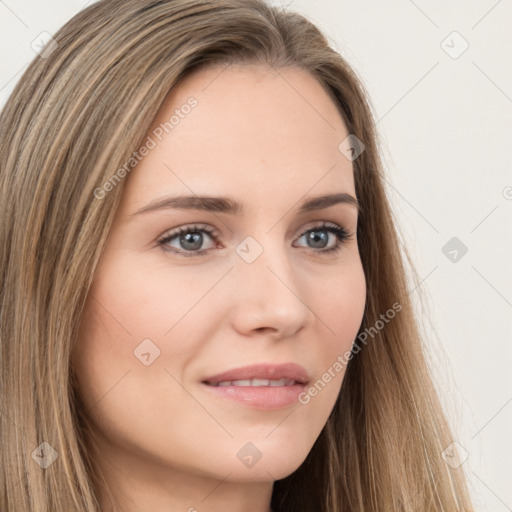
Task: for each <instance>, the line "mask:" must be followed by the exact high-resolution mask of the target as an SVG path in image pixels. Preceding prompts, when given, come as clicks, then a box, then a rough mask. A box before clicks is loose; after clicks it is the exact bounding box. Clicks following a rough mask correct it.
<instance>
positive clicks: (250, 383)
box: [203, 379, 301, 388]
mask: <svg viewBox="0 0 512 512" xmlns="http://www.w3.org/2000/svg"><path fill="white" fill-rule="evenodd" d="M203 383H204V384H207V385H208V386H216V387H224V386H241V387H256V388H259V387H262V386H271V387H272V386H275V387H277V386H294V385H295V384H301V383H299V382H297V381H296V380H293V379H279V380H270V379H244V380H222V381H220V382H208V381H204V382H203Z"/></svg>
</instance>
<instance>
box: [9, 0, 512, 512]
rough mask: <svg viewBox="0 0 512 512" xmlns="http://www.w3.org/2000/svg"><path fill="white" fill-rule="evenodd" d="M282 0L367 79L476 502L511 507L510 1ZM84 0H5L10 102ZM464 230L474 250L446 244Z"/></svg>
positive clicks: (496, 511)
mask: <svg viewBox="0 0 512 512" xmlns="http://www.w3.org/2000/svg"><path fill="white" fill-rule="evenodd" d="M91 3H92V2H91ZM273 3H275V4H278V5H283V6H286V5H289V6H290V8H293V9H295V10H297V11H299V12H302V13H303V14H305V15H306V16H308V17H309V18H310V19H312V20H313V21H315V22H316V23H317V24H318V25H319V26H320V27H321V28H322V29H323V30H324V31H325V32H326V33H327V35H328V36H329V38H330V40H331V42H332V44H333V45H334V46H336V48H337V49H338V50H339V51H340V52H341V53H342V54H343V55H344V56H345V57H346V58H347V59H348V61H349V63H350V64H351V65H352V66H353V67H354V68H355V69H356V71H357V72H358V74H359V75H360V76H361V78H362V80H363V83H364V84H365V86H366V88H367V90H368V92H369V95H370V99H371V103H372V105H373V108H374V113H375V116H376V119H377V120H378V129H379V132H380V135H381V137H382V141H383V144H384V148H383V150H384V160H385V165H386V170H387V172H388V180H389V181H388V190H389V194H390V198H391V201H392V204H393V209H394V211H395V214H396V216H397V218H398V220H399V229H400V232H401V236H402V240H403V244H404V245H405V246H406V247H408V249H409V250H410V251H411V255H412V256H413V258H414V261H415V264H416V267H417V269H418V273H419V276H420V283H412V284H411V290H413V289H414V288H415V287H416V286H417V288H416V289H415V290H414V291H412V292H411V296H412V297H414V300H415V301H416V304H417V307H418V311H422V312H421V313H420V315H421V318H422V319H423V320H422V321H423V322H424V324H425V332H426V335H427V339H428V345H429V349H430V352H431V357H432V364H433V367H434V369H435V372H436V376H437V382H438V385H439V388H440V390H441V392H442V396H443V400H444V402H445V404H446V408H447V410H448V412H449V415H450V417H451V418H452V421H453V422H454V424H455V427H456V430H455V433H456V436H455V441H457V442H458V443H459V445H460V446H461V447H462V449H461V448H459V457H460V458H461V460H464V462H463V464H462V466H460V467H461V470H462V469H463V470H464V471H466V472H467V474H468V476H469V479H470V485H471V489H472V494H473V498H474V500H475V505H476V509H477V510H478V511H492V512H502V511H507V510H512V488H511V486H510V482H511V481H512V480H511V477H512V457H511V453H510V446H511V443H510V432H511V431H512V403H511V402H512V386H511V381H512V378H511V372H510V366H511V352H512V349H511V344H510V342H511V339H512V270H511V261H512V230H511V227H512V226H511V222H510V220H511V216H512V172H511V159H512V158H511V155H512V153H511V150H510V146H511V142H512V140H511V133H512V58H511V53H512V51H511V50H512V36H511V31H510V27H511V26H512V23H511V22H512V2H511V1H510V0H500V1H496V0H485V1H484V0H482V1H475V0H472V1H451V2H444V1H440V0H437V1H430V2H427V1H424V0H423V1H420V0H417V1H412V0H397V1H388V2H377V1H375V0H373V1H359V2H355V1H353V0H341V1H340V0H338V1H335V0H320V1H316V2H313V1H311V0H310V1H309V2H308V1H307V0H294V1H291V2H290V1H279V0H275V1H273ZM86 4H87V2H86V1H85V0H83V1H81V2H80V1H78V0H77V1H69V0H51V1H49V0H46V1H36V0H17V1H15V0H0V43H1V44H0V52H1V58H0V105H2V104H3V103H4V102H5V100H6V98H7V96H8V95H9V93H10V92H11V91H12V89H13V87H14V85H15V83H16V82H17V80H18V79H19V78H20V76H21V74H22V72H23V71H24V70H25V68H26V66H27V64H28V63H29V62H30V61H31V60H32V59H33V58H34V57H35V56H36V53H35V51H34V50H33V49H32V47H31V44H32V42H33V41H34V40H37V37H38V36H39V34H41V33H42V32H48V33H50V34H54V33H55V32H56V30H57V29H58V28H59V27H60V26H61V25H63V24H64V23H65V22H66V21H67V20H69V18H71V17H72V16H73V15H74V14H75V13H76V12H78V11H79V10H81V9H82V8H83V7H84V6H85V5H86ZM453 32H457V33H458V35H457V34H453ZM466 44H467V45H469V46H468V48H467V50H465V51H464V52H463V53H461V52H462V50H463V49H464V47H465V46H466ZM459 53H460V55H459ZM452 237H457V238H458V240H460V242H462V243H463V244H464V245H465V246H466V247H467V248H468V252H467V253H466V254H465V255H462V253H461V252H460V250H459V249H457V247H455V246H454V247H452V246H448V247H447V249H445V252H446V253H447V254H448V256H445V254H444V253H443V252H442V248H443V247H444V246H445V244H447V242H448V241H449V240H450V239H452ZM457 243H458V242H457ZM454 249H455V250H457V251H458V252H457V254H455V253H453V252H451V255H450V254H449V252H450V251H453V250H454ZM450 258H451V259H453V258H456V261H451V259H450ZM507 262H508V263H507ZM420 293H421V294H422V295H423V296H424V297H425V299H424V301H425V302H424V305H423V306H422V303H420V295H419V294H420ZM421 306H422V307H423V309H422V310H420V307H421ZM466 456H467V459H465V457H466Z"/></svg>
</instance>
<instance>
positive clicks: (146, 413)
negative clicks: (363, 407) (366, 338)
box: [74, 66, 366, 482]
mask: <svg viewBox="0 0 512 512" xmlns="http://www.w3.org/2000/svg"><path fill="white" fill-rule="evenodd" d="M165 123H167V125H165ZM348 135H349V134H348V132H347V130H346V127H345V125H344V123H343V121H342V118H341V117H340V114H339V113H338V112H337V110H336V107H335V105H334V103H333V102H332V100H331V99H330V98H329V96H328V95H327V94H326V93H325V91H324V90H323V89H322V87H321V86H320V85H319V83H318V82H317V81H316V80H315V79H314V78H313V77H312V76H310V75H309V74H307V73H306V72H304V71H302V70H299V69H295V68H287V69H280V70H279V72H275V71H273V70H271V69H270V68H262V67H255V66H240V67H235V66H231V67H228V68H226V69H224V70H223V71H222V72H221V68H211V69H208V70H202V71H199V72H195V73H193V74H192V75H189V76H188V77H187V78H186V79H184V80H183V81H182V82H180V83H179V84H178V85H177V86H176V87H175V88H174V89H173V90H172V92H171V94H170V95H169V96H168V97H167V99H166V101H165V103H164V104H163V105H162V107H161V109H160V111H159V113H158V115H157V117H156V118H155V120H154V123H153V126H152V128H151V130H150V132H148V137H150V139H151V140H152V142H151V141H150V139H145V143H144V144H145V146H146V150H143V149H141V150H140V151H139V157H140V158H141V161H140V163H139V164H138V165H137V167H136V168H135V169H133V170H132V171H131V172H130V174H129V176H127V177H125V178H124V179H127V183H126V188H125V190H124V192H123V197H122V202H121V205H120V207H119V209H118V211H117V215H116V219H115V222H114V226H113V229H112V232H111V236H110V238H109V240H108V243H107V246H106V248H105V251H104V253H103V254H102V257H101V260H100V262H99V266H98V268H97V270H96V273H95V276H94V281H93V285H92V288H91V289H90V293H89V296H88V300H87V303H86V308H85V311H84V317H83V320H82V323H81V326H80V336H79V340H78V345H77V347H76V351H75V354H74V355H75V360H74V365H75V369H76V373H77V377H78V385H79V391H80V394H81V396H82V399H83V402H84V405H85V407H86V409H87V410H88V411H89V414H90V416H91V419H92V422H93V426H94V432H93V434H94V435H96V437H97V439H98V442H99V443H100V446H102V456H104V457H105V459H107V458H108V460H109V461H110V463H111V464H113V465H115V464H119V467H121V466H122V467H123V469H122V471H123V472H127V471H128V469H127V468H131V469H130V471H132V470H140V471H141V472H142V471H144V472H145V473H144V474H146V475H149V474H152V475H153V477H154V475H156V473H157V472H160V473H161V472H168V474H171V472H172V474H175V475H176V474H178V473H180V474H188V475H197V476H198V477H208V478H215V479H221V480H222V479H226V478H227V479H228V480H230V481H239V482H242V481H245V482H247V481H270V480H276V479H281V478H284V477H285V476H287V475H289V474H290V473H292V472H293V471H294V470H296V469H297V468H298V466H299V465H300V464H301V463H302V462H303V461H304V459H305V457H306V455H307V454H308V452H309V451H310V450H311V448H312V446H313V444H314V442H315V440H316V439H317V437H318V436H319V434H320V432H321V430H322V428H323V427H324V425H325V423H326V421H327V419H328V417H329V414H330V413H331V411H332V409H333V406H334V404H335V401H336V398H337V396H338V393H339V391H340V387H341V383H342V379H343V375H344V368H343V369H340V365H339V363H338V365H336V364H335V363H336V362H337V361H339V359H338V358H339V356H343V354H344V353H345V352H346V351H348V350H350V348H351V346H352V343H353V341H354V339H355V337H356V335H357V331H358V329H359V326H360V323H361V320H362V316H363V309H364V304H365V299H366V296H365V277H364V274H363V269H362V265H361V260H360V256H359V250H358V245H357V239H356V228H357V208H356V207H355V206H354V205H353V204H350V202H343V201H342V202H336V201H324V202H322V204H320V203H317V204H315V203H311V202H310V201H311V200H312V199H314V198H319V197H321V196H331V195H333V194H348V195H350V196H353V197H355V189H354V178H353V167H352V165H353V164H352V162H351V161H350V159H348V158H347V157H346V156H345V155H344V154H343V153H342V152H341V151H340V150H339V149H338V146H339V145H340V143H341V142H342V141H343V140H344V139H345V138H346V137H347V136H348ZM144 154H145V156H143V155H144ZM185 196H186V197H188V198H189V199H186V200H185V199H183V198H182V199H179V200H178V199H177V198H180V197H185ZM205 196H208V197H209V198H223V199H222V200H221V199H215V200H214V199H210V200H204V199H201V198H203V197H205ZM171 198H174V199H172V201H171ZM97 200H101V199H97ZM173 202H174V203H173ZM234 203H236V204H238V205H239V206H238V207H237V208H234V207H233V206H232V204H234ZM305 204H309V208H305V209H302V206H303V205H305ZM314 206H317V208H314ZM141 210H142V211H141ZM178 230H181V236H180V234H179V233H178V234H176V233H177V232H178ZM336 230H342V231H338V232H337V231H336ZM343 232H346V233H345V234H346V235H348V238H346V239H343V236H342V235H343ZM339 233H341V235H340V234H339ZM331 249H332V250H331ZM249 365H262V368H263V370H262V373H256V372H255V370H254V369H252V370H251V369H249V370H248V371H247V373H243V372H242V373H239V374H236V375H228V376H224V378H222V377H221V378H220V380H223V381H224V385H220V386H213V385H211V384H207V383H205V382H206V381H207V380H208V379H209V377H212V376H215V375H218V374H222V373H224V372H228V371H230V370H236V369H239V368H241V367H246V366H249ZM275 365H289V366H288V370H290V371H288V372H287V371H286V370H287V367H286V366H283V367H281V368H279V367H275ZM293 365H298V366H300V367H302V374H301V372H300V371H299V372H297V371H296V370H297V367H296V366H293ZM265 366H267V367H266V368H265ZM334 368H337V370H335V369H334ZM329 369H330V379H328V378H327V377H325V375H324V374H325V373H326V372H329ZM294 371H295V373H294ZM290 372H291V373H290ZM323 376H324V377H323ZM226 377H227V378H226ZM253 377H257V378H259V379H263V380H258V381H252V380H250V379H252V378H253ZM265 378H267V379H269V380H270V381H272V382H267V381H265V380H264V379H265ZM281 378H283V379H285V381H284V382H283V381H282V380H281ZM304 379H306V380H307V382H306V383H303V384H297V383H296V384H295V385H290V384H292V382H294V381H295V382H297V381H304ZM213 380H215V379H213ZM217 380H219V379H217ZM238 380H242V381H246V382H234V383H233V381H238ZM319 380H320V381H321V384H320V385H317V389H320V391H317V393H316V395H315V394H314V393H313V394H309V393H307V396H308V397H309V399H308V400H306V399H305V398H304V397H305V396H306V393H305V392H307V391H308V389H310V388H311V386H314V384H315V383H316V382H317V381H319ZM211 381H212V379H210V382H211ZM247 384H250V386H247ZM270 384H272V385H270ZM257 385H259V386H257ZM299 393H302V394H301V395H299ZM313 395H314V396H313ZM300 397H302V401H299V400H298V399H299V398H300ZM306 402H307V403H306ZM130 462H131V463H133V464H132V465H130Z"/></svg>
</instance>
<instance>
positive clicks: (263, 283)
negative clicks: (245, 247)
mask: <svg viewBox="0 0 512 512" xmlns="http://www.w3.org/2000/svg"><path fill="white" fill-rule="evenodd" d="M251 250H255V248H254V247H251ZM241 254H242V253H241ZM235 261H236V262H235V268H234V269H233V271H232V272H231V274H232V275H231V278H232V281H231V282H232V285H233V288H232V289H231V290H230V291H231V300H230V304H232V308H233V309H232V319H233V320H232V321H233V324H234V328H235V329H236V330H237V331H238V332H239V333H241V334H244V335H254V333H260V334H268V335H271V336H273V337H275V338H279V339H281V338H286V337H290V336H294V335H295V334H296V333H298V331H300V330H301V329H302V328H304V327H305V326H306V325H308V323H309V322H311V320H312V318H313V317H314V314H313V312H312V310H311V305H309V304H308V301H311V294H310V293H309V291H310V286H311V283H308V279H307V276H304V274H302V275H301V273H300V270H299V269H297V268H294V267H293V262H292V261H291V259H290V257H289V254H287V252H286V248H285V247H283V246H281V247H280V248H277V247H275V246H274V247H270V246H269V245H268V244H267V245H266V246H265V247H264V248H263V252H262V253H261V254H260V255H259V256H258V257H257V258H256V259H255V260H254V261H252V262H250V263H249V262H248V261H250V259H249V260H246V259H244V258H243V257H238V256H237V257H236V258H235Z"/></svg>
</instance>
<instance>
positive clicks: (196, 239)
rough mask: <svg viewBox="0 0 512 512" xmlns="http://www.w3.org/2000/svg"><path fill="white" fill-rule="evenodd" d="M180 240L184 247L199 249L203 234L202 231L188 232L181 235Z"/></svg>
mask: <svg viewBox="0 0 512 512" xmlns="http://www.w3.org/2000/svg"><path fill="white" fill-rule="evenodd" d="M180 242H181V243H182V244H184V249H199V248H200V247H201V245H202V242H203V235H202V233H187V234H185V235H183V236H181V237H180ZM187 244H191V245H187Z"/></svg>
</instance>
